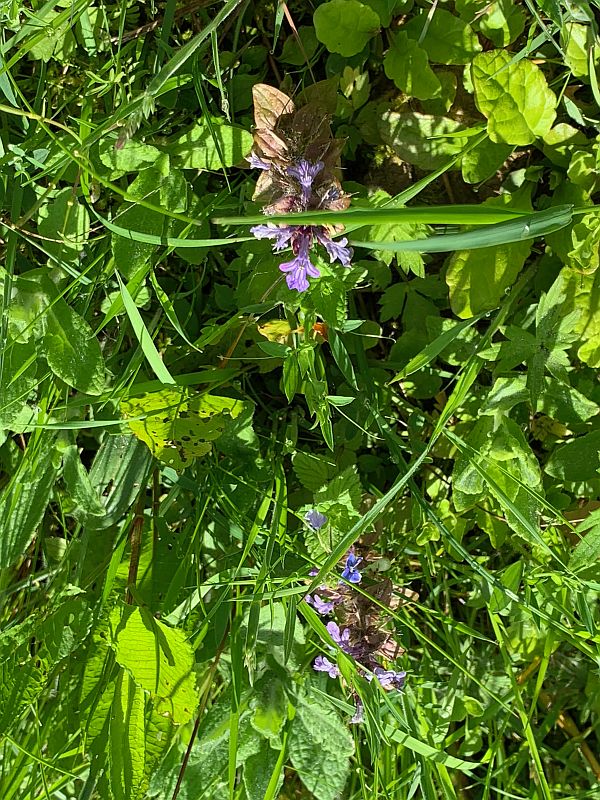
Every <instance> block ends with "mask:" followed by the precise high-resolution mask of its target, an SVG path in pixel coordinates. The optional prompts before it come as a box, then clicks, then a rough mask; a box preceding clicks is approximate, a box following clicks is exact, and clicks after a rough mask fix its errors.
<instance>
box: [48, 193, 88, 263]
mask: <svg viewBox="0 0 600 800" xmlns="http://www.w3.org/2000/svg"><path fill="white" fill-rule="evenodd" d="M89 232H90V217H89V214H88V212H87V209H86V208H85V206H82V205H81V204H80V203H79V202H78V200H77V197H76V196H75V194H74V192H73V189H63V190H62V191H61V192H59V193H58V194H57V195H56V197H54V198H53V199H52V200H50V201H49V202H48V203H47V204H46V205H43V206H42V207H41V208H40V211H39V215H38V233H39V234H40V235H41V236H43V237H45V240H44V249H45V250H46V251H47V252H48V253H49V254H50V255H51V256H52V257H53V258H55V259H56V260H57V261H73V260H75V259H77V258H78V257H79V253H80V252H82V251H83V249H84V247H85V245H86V243H87V240H88V236H89Z"/></svg>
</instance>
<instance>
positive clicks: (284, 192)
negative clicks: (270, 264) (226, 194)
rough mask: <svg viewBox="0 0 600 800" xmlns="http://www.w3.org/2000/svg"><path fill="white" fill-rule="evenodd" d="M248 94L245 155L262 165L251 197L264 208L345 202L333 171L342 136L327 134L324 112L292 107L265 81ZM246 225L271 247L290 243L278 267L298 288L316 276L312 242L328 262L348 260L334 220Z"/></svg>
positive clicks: (275, 210) (335, 206)
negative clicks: (250, 125) (249, 136)
mask: <svg viewBox="0 0 600 800" xmlns="http://www.w3.org/2000/svg"><path fill="white" fill-rule="evenodd" d="M253 97H254V121H255V124H256V130H255V133H254V144H253V148H252V152H251V153H250V156H249V157H248V159H247V160H248V162H249V164H250V166H251V167H253V168H255V169H259V170H261V175H260V177H259V179H258V181H257V184H256V190H255V192H254V195H253V199H254V200H258V201H260V202H262V203H263V211H264V212H265V214H282V213H284V214H285V213H297V212H301V211H311V210H312V211H314V210H324V209H325V210H341V209H344V208H347V207H348V205H349V202H350V198H349V195H347V194H345V193H344V192H343V190H342V187H341V185H340V182H339V180H338V178H337V176H336V171H337V168H338V162H339V154H340V151H341V147H342V146H343V142H340V141H339V140H335V139H332V138H331V132H330V130H329V125H328V123H327V119H326V115H324V114H323V113H322V112H320V111H319V109H318V108H313V109H311V107H310V106H303V107H302V108H300V109H299V110H296V108H295V106H294V104H293V102H292V100H291V99H290V98H289V97H288V96H287V95H285V94H284V93H283V92H280V91H279V90H277V89H274V88H273V87H272V86H267V85H266V84H258V85H257V86H255V87H254V89H253ZM250 231H251V233H252V234H254V236H256V238H257V239H271V240H272V242H273V244H272V247H273V250H274V252H280V251H281V250H284V249H286V248H291V251H292V254H293V258H291V259H290V260H289V261H284V262H283V263H282V264H280V266H279V269H280V270H281V271H282V272H284V273H286V282H287V285H288V287H289V288H290V289H294V290H296V291H297V292H304V291H306V289H308V288H309V282H308V278H309V277H311V278H318V277H319V276H320V272H319V270H318V269H317V267H316V266H315V265H314V264H313V262H312V261H311V256H310V254H311V251H312V250H313V248H314V246H315V245H320V246H321V247H323V248H324V249H325V252H326V253H327V255H328V257H329V261H330V263H333V262H334V261H338V262H339V263H340V264H341V265H342V266H344V267H349V266H350V265H351V260H352V248H350V247H348V240H347V239H346V238H345V237H344V238H342V239H339V240H337V241H335V240H333V239H332V235H333V234H335V233H337V232H339V229H338V228H335V227H333V226H325V225H275V224H274V223H267V224H265V225H256V226H254V227H253V228H251V229H250Z"/></svg>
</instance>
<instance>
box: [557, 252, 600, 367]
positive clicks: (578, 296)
mask: <svg viewBox="0 0 600 800" xmlns="http://www.w3.org/2000/svg"><path fill="white" fill-rule="evenodd" d="M557 281H558V282H559V283H560V287H561V291H562V293H563V294H564V296H565V300H564V304H563V306H562V310H561V313H562V315H563V316H564V317H566V316H567V315H568V314H569V313H571V312H577V314H578V316H577V318H576V321H575V323H574V324H573V333H574V334H577V335H578V337H579V342H581V344H580V346H579V348H578V350H577V355H578V357H579V358H580V359H581V360H582V361H584V362H585V363H586V364H588V366H590V367H600V270H596V272H595V273H594V274H593V275H580V274H578V273H577V272H574V271H573V270H571V269H568V268H566V267H565V269H563V270H562V271H561V272H560V274H559V276H558V279H557Z"/></svg>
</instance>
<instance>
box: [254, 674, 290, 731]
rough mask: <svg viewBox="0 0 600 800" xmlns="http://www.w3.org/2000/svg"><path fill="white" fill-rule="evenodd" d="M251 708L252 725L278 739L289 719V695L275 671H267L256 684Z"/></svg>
mask: <svg viewBox="0 0 600 800" xmlns="http://www.w3.org/2000/svg"><path fill="white" fill-rule="evenodd" d="M250 708H251V709H252V711H253V713H252V716H251V717H250V724H251V725H252V727H253V728H254V729H255V730H257V731H258V732H259V733H260V734H261V736H265V737H266V738H267V739H278V737H279V734H280V732H281V729H282V727H283V725H284V723H285V721H286V719H287V697H286V694H285V691H284V688H283V684H282V683H281V681H280V680H279V678H278V677H277V675H275V673H273V672H267V673H266V675H264V676H263V677H262V678H261V679H260V680H259V681H257V682H256V683H255V684H254V690H253V692H252V700H251V702H250Z"/></svg>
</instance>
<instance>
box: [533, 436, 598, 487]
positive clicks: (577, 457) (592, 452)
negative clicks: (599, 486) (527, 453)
mask: <svg viewBox="0 0 600 800" xmlns="http://www.w3.org/2000/svg"><path fill="white" fill-rule="evenodd" d="M544 469H545V471H546V472H547V473H548V475H551V476H552V477H553V478H557V479H558V480H561V481H566V482H571V481H572V482H579V481H589V480H592V479H593V478H598V477H599V472H598V471H599V470H600V431H592V433H586V434H585V435H584V436H578V437H577V438H575V439H573V440H572V441H570V442H567V444H563V445H559V446H558V447H557V448H556V449H555V450H554V452H553V453H552V454H551V455H550V458H549V459H548V462H547V463H546V466H545V467H544Z"/></svg>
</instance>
